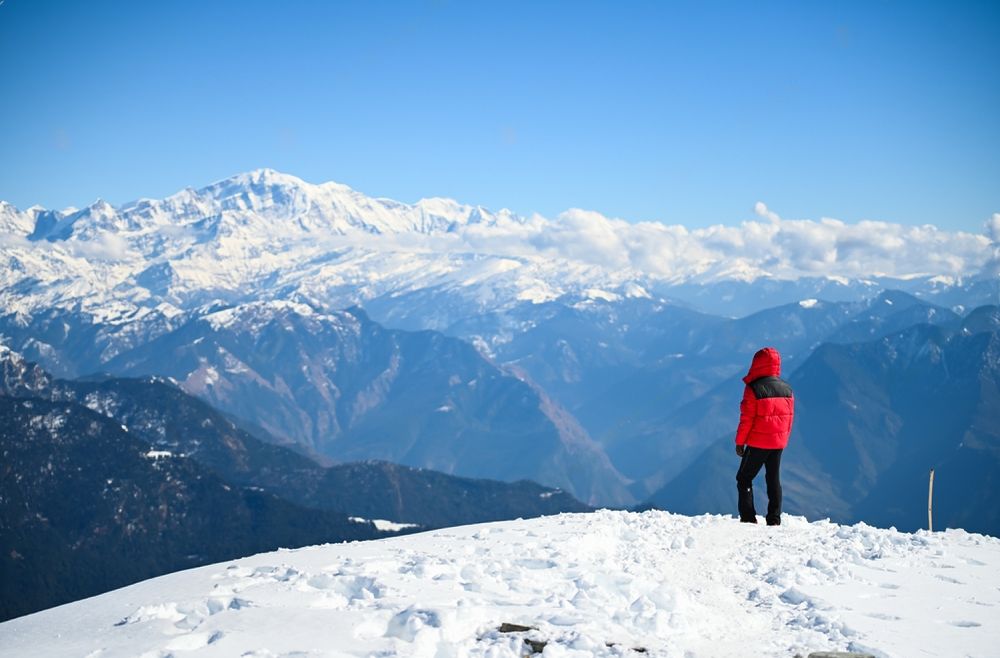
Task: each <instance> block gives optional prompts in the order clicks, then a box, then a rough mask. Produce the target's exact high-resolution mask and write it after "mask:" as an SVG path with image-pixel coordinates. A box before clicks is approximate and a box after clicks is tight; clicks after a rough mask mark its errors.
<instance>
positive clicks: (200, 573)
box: [0, 511, 1000, 658]
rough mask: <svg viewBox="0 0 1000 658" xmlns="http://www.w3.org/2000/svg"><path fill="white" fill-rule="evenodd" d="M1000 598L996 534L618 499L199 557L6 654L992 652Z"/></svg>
mask: <svg viewBox="0 0 1000 658" xmlns="http://www.w3.org/2000/svg"><path fill="white" fill-rule="evenodd" d="M998 606H1000V540H998V539H995V538H991V537H984V536H982V535H972V534H967V533H965V532H961V531H947V532H944V533H940V532H939V533H933V534H931V533H926V532H918V533H916V534H904V533H899V532H896V531H895V530H882V529H876V528H872V527H869V526H866V525H864V524H859V525H857V526H852V527H845V526H838V525H836V524H831V523H829V522H816V523H807V522H806V521H805V520H804V519H801V518H797V517H789V518H786V523H785V525H783V526H781V527H778V528H770V527H766V526H763V525H761V526H748V525H743V524H739V523H737V522H736V521H735V520H734V519H733V518H731V517H719V516H700V517H685V516H679V515H672V514H668V513H664V512H655V511H654V512H646V513H643V514H636V513H627V512H610V511H601V512H597V513H593V514H566V515H560V516H553V517H545V518H540V519H534V520H529V521H520V520H519V521H511V522H505V523H492V524H483V525H476V526H465V527H459V528H449V529H445V530H439V531H436V532H429V533H423V534H417V535H410V536H405V537H398V538H392V539H386V540H379V541H371V542H360V543H351V544H336V545H326V546H316V547H311V548H303V549H299V550H292V551H278V552H276V553H267V554H261V555H256V556H254V557H249V558H245V559H242V560H236V561H233V562H229V563H220V564H216V565H212V566H208V567H203V568H200V569H193V570H190V571H185V572H180V573H176V574H172V575H168V576H164V577H161V578H156V579H154V580H150V581H146V582H143V583H139V584H137V585H133V586H131V587H127V588H124V589H121V590H118V591H116V592H110V593H108V594H104V595H101V596H98V597H95V598H92V599H87V600H84V601H79V602H76V603H71V604H69V605H65V606H62V607H59V608H54V609H52V610H48V611H45V612H41V613H37V614H34V615H30V616H27V617H22V618H20V619H16V620H13V621H10V622H7V623H5V624H2V625H0V654H3V655H12V656H13V655H28V654H30V655H36V656H67V655H81V656H82V655H95V656H96V655H100V656H102V657H104V656H106V657H112V656H137V655H144V656H162V655H168V654H171V655H178V654H180V652H184V653H183V655H205V656H231V655H242V656H259V657H263V656H292V655H309V656H371V655H379V656H394V655H400V656H491V657H494V658H504V657H510V658H515V657H517V658H520V657H521V656H524V655H527V654H529V653H530V652H531V651H532V650H533V649H534V650H541V651H543V652H544V653H543V655H545V656H576V657H583V656H629V655H647V656H686V657H687V656H691V657H696V656H710V657H712V658H718V657H725V656H747V655H752V656H782V657H787V656H794V655H797V654H798V655H803V656H804V655H806V654H808V653H809V652H812V651H822V650H826V651H831V650H852V651H861V652H867V653H871V654H873V655H876V656H880V657H882V656H900V657H904V656H906V657H909V656H917V655H927V656H945V655H955V656H959V655H961V656H989V655H993V653H994V651H995V648H996V646H998V645H1000V616H998V615H997V609H998ZM511 625H516V626H511ZM518 626H519V627H522V630H517V627H518ZM526 640H527V641H530V642H526Z"/></svg>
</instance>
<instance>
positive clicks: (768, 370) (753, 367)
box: [743, 347, 781, 384]
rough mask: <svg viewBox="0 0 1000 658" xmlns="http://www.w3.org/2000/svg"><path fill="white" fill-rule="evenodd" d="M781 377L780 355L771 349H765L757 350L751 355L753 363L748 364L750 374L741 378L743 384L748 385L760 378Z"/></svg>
mask: <svg viewBox="0 0 1000 658" xmlns="http://www.w3.org/2000/svg"><path fill="white" fill-rule="evenodd" d="M780 376H781V355H780V354H778V350H776V349H774V348H773V347H765V348H764V349H762V350H758V351H757V353H756V354H754V355H753V362H752V363H751V364H750V372H748V373H747V376H746V377H744V378H743V382H744V383H746V384H749V383H750V382H752V381H754V380H755V379H760V378H761V377H780Z"/></svg>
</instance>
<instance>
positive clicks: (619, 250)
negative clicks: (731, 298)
mask: <svg viewBox="0 0 1000 658" xmlns="http://www.w3.org/2000/svg"><path fill="white" fill-rule="evenodd" d="M755 212H756V214H757V216H758V219H756V220H753V221H745V222H743V223H741V224H739V225H735V226H725V225H717V226H711V227H707V228H699V229H688V228H686V227H684V226H680V225H666V224H662V223H657V222H640V223H631V222H628V221H625V220H623V219H617V218H609V217H606V216H604V215H602V214H600V213H597V212H593V211H588V210H581V209H570V210H567V211H565V212H563V213H561V214H560V215H558V216H557V217H555V218H545V217H542V216H540V215H532V216H530V217H519V216H517V215H515V214H513V213H511V212H509V211H507V210H500V211H497V212H492V211H489V210H487V209H485V208H482V207H479V206H469V205H464V204H460V203H458V202H456V201H453V200H450V199H423V200H420V201H418V202H416V203H414V204H406V203H400V202H397V201H393V200H389V199H380V198H373V197H368V196H366V195H364V194H362V193H359V192H356V191H354V190H352V189H350V188H348V187H346V186H344V185H340V184H337V183H324V184H318V185H316V184H310V183H307V182H305V181H302V180H301V179H299V178H296V177H294V176H290V175H287V174H282V173H279V172H275V171H273V170H268V169H264V170H258V171H254V172H250V173H246V174H240V175H238V176H235V177H233V178H230V179H226V180H223V181H219V182H217V183H214V184H212V185H210V186H207V187H204V188H201V189H199V190H193V189H190V188H188V189H186V190H183V191H181V192H178V193H177V194H174V195H172V196H170V197H167V198H165V199H162V200H150V199H143V200H139V201H136V202H133V203H130V204H126V205H124V206H121V207H119V208H113V207H111V206H110V205H108V204H107V203H105V202H97V203H95V204H93V205H92V206H90V207H88V208H84V209H82V210H75V209H73V210H72V211H64V212H62V213H59V212H51V211H45V210H43V209H41V208H38V207H34V208H30V209H28V210H25V211H19V210H17V209H16V208H14V207H13V206H11V205H10V204H4V203H0V262H3V263H4V264H5V269H7V272H6V274H5V275H4V276H2V277H0V291H2V290H4V289H5V290H6V292H7V294H6V295H3V297H8V296H9V294H10V293H11V292H12V290H13V288H12V286H15V285H17V284H22V285H24V283H25V281H26V277H34V278H36V279H37V280H40V281H42V282H48V283H49V284H51V286H59V285H62V286H64V287H65V285H66V283H65V277H67V276H68V277H75V278H76V284H77V285H76V288H75V289H77V290H78V292H79V288H80V285H82V282H83V281H86V280H89V279H95V281H94V282H92V283H96V279H101V280H103V281H105V282H106V283H105V284H102V286H101V287H104V288H106V289H110V288H111V287H113V286H125V287H128V286H129V285H130V284H129V282H130V281H131V282H132V283H131V285H135V280H136V279H139V278H142V277H141V276H140V275H141V274H142V273H143V272H147V273H148V272H150V270H149V268H150V267H154V266H157V267H165V268H167V269H164V270H163V278H164V279H165V280H166V279H170V280H171V281H174V282H176V280H177V279H184V278H185V277H186V278H187V279H188V283H189V284H191V285H197V286H201V285H203V286H207V287H221V288H227V287H228V288H229V289H233V290H235V289H238V288H239V287H240V286H244V285H247V282H249V281H259V280H261V279H262V277H267V276H269V275H273V274H274V273H276V272H277V273H279V274H280V275H281V276H278V277H277V278H276V279H275V281H272V282H271V284H269V285H274V283H275V282H278V281H279V279H282V276H284V275H285V274H287V272H289V271H291V270H295V271H299V272H301V271H304V268H309V267H312V272H311V274H310V275H309V276H310V277H311V278H310V281H311V283H310V286H312V288H314V289H315V288H316V287H317V286H326V287H327V288H329V287H330V286H335V285H339V286H340V287H341V289H343V288H345V287H348V286H362V285H363V284H366V283H372V282H382V284H381V287H379V289H378V290H377V291H376V293H377V294H383V293H385V292H387V291H389V292H391V291H392V290H400V289H403V288H406V289H410V290H412V289H417V288H419V287H421V286H430V285H439V284H442V283H447V284H449V285H453V286H465V285H472V284H474V283H479V282H482V281H483V280H499V279H504V280H505V281H507V282H508V283H509V282H511V281H516V282H517V286H516V287H519V289H520V290H521V293H518V294H521V295H522V296H521V297H519V298H521V299H536V300H538V299H545V298H552V297H553V295H558V294H559V293H560V291H561V290H563V291H564V290H565V288H566V287H567V286H570V285H573V284H578V285H580V286H593V285H601V286H616V285H617V286H624V285H625V284H626V283H627V282H629V281H636V280H638V281H642V282H645V283H650V282H652V283H654V284H655V283H658V282H659V283H662V284H665V285H670V284H679V283H688V282H693V283H703V282H713V281H720V280H730V279H733V280H742V281H751V280H754V279H757V278H759V277H774V278H778V279H798V278H802V277H831V278H844V279H865V278H869V277H878V276H886V277H896V278H910V277H917V276H941V277H945V280H948V281H950V280H953V279H956V278H962V277H969V276H974V275H979V274H985V275H992V274H993V273H994V272H995V271H996V270H997V269H998V268H997V262H998V257H997V254H998V252H1000V247H998V245H1000V213H997V214H994V215H993V216H992V217H991V218H990V219H989V220H988V221H987V222H986V225H985V227H984V232H983V233H982V234H972V233H965V232H950V231H945V230H941V229H939V228H937V227H935V226H932V225H923V226H907V225H902V224H892V223H888V222H878V221H862V222H857V223H846V222H843V221H840V220H836V219H829V218H822V219H819V220H812V219H784V218H782V217H780V216H779V215H778V214H777V213H775V212H774V211H772V210H771V209H769V208H768V207H767V206H766V205H765V204H764V203H762V202H758V203H757V204H756V206H755ZM45 226H47V227H49V228H48V229H47V232H46V231H44V230H41V229H42V228H43V227H45ZM157 272H159V270H157ZM151 276H152V275H151V274H147V275H145V278H146V279H149V278H151ZM404 279H405V280H406V281H407V283H406V284H405V285H404V284H403V283H402V281H403V280H404ZM283 280H284V281H285V283H288V281H290V279H289V278H288V277H287V276H284V279H283ZM331 282H332V283H331ZM300 283H301V278H300ZM32 285H34V284H32ZM297 285H300V284H297ZM511 285H513V284H511ZM529 288H530V289H532V290H536V289H538V290H542V292H540V293H537V294H535V293H527V294H526V296H525V293H524V290H527V289H529ZM362 296H363V295H362Z"/></svg>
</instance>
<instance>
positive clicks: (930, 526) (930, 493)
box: [927, 468, 934, 532]
mask: <svg viewBox="0 0 1000 658" xmlns="http://www.w3.org/2000/svg"><path fill="white" fill-rule="evenodd" d="M933 507H934V469H933V468H932V469H931V480H930V483H929V484H928V485H927V530H928V531H929V532H934V516H933Z"/></svg>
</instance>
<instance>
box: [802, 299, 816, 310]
mask: <svg viewBox="0 0 1000 658" xmlns="http://www.w3.org/2000/svg"><path fill="white" fill-rule="evenodd" d="M816 304H819V300H818V299H803V300H802V301H801V302H799V306H801V307H802V308H813V307H814V306H816Z"/></svg>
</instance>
